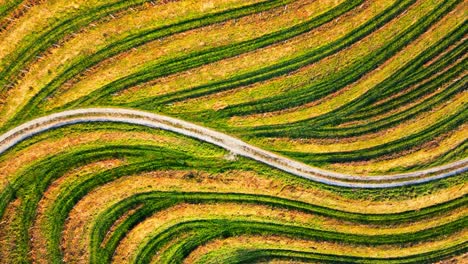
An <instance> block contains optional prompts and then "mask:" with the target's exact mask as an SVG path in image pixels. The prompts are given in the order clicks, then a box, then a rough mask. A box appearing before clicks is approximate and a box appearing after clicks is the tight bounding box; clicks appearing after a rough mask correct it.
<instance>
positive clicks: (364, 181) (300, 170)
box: [0, 108, 468, 188]
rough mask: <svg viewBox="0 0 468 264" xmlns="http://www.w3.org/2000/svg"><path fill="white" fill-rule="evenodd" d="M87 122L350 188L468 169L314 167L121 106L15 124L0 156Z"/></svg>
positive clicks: (467, 164)
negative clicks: (203, 146)
mask: <svg viewBox="0 0 468 264" xmlns="http://www.w3.org/2000/svg"><path fill="white" fill-rule="evenodd" d="M87 122H119V123H127V124H135V125H141V126H146V127H151V128H156V129H163V130H167V131H172V132H175V133H179V134H182V135H185V136H188V137H192V138H195V139H198V140H201V141H205V142H208V143H211V144H214V145H217V146H219V147H222V148H224V149H226V150H228V151H230V152H232V153H234V154H236V155H240V156H244V157H247V158H250V159H253V160H256V161H259V162H262V163H264V164H267V165H269V166H271V167H274V168H277V169H280V170H282V171H285V172H288V173H291V174H294V175H296V176H300V177H303V178H306V179H310V180H313V181H316V182H321V183H324V184H329V185H335V186H342V187H350V188H390V187H397V186H405V185H411V184H418V183H424V182H429V181H432V180H436V179H442V178H446V177H450V176H453V175H457V174H460V173H462V172H465V171H468V158H467V159H463V160H460V161H457V162H453V163H450V164H448V165H444V166H439V167H435V168H431V169H427V170H421V171H416V172H410V173H402V174H391V175H378V176H362V175H350V174H342V173H337V172H332V171H327V170H323V169H319V168H314V167H311V166H309V165H306V164H304V163H302V162H298V161H295V160H292V159H289V158H286V157H283V156H280V155H277V154H274V153H272V152H269V151H266V150H263V149H260V148H257V147H255V146H252V145H250V144H248V143H246V142H244V141H241V140H239V139H237V138H234V137H231V136H228V135H226V134H223V133H220V132H217V131H214V130H211V129H208V128H205V127H202V126H199V125H195V124H192V123H190V122H186V121H182V120H179V119H176V118H172V117H167V116H163V115H158V114H153V113H148V112H144V111H139V110H131V109H123V108H83V109H75V110H69V111H63V112H59V113H54V114H51V115H48V116H44V117H40V118H37V119H34V120H31V121H29V122H26V123H24V124H22V125H20V126H17V127H15V128H13V129H11V130H10V131H8V132H6V133H5V134H3V135H1V136H0V155H1V154H3V153H4V152H5V151H7V150H8V149H9V148H11V147H12V146H14V145H16V144H18V143H19V142H21V141H23V140H25V139H26V138H28V137H31V136H33V135H35V134H38V133H41V132H44V131H47V130H49V129H53V128H57V127H61V126H66V125H71V124H77V123H87Z"/></svg>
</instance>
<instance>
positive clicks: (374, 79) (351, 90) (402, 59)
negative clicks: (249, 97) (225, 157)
mask: <svg viewBox="0 0 468 264" xmlns="http://www.w3.org/2000/svg"><path fill="white" fill-rule="evenodd" d="M425 4H426V5H421V6H420V7H419V8H413V9H409V10H408V12H407V13H406V14H405V15H404V16H402V17H400V18H399V19H398V20H396V21H395V23H394V24H393V26H394V27H395V28H393V30H395V29H396V30H403V29H404V28H405V27H407V26H409V25H410V24H411V23H409V21H411V20H413V23H414V22H416V18H417V17H424V16H425V15H426V14H427V12H429V11H430V10H431V9H433V8H434V5H432V4H430V3H428V2H426V3H425ZM424 7H425V8H424ZM464 15H465V12H464V8H463V6H458V7H457V9H456V11H455V12H454V13H452V14H450V15H447V16H445V17H444V18H442V19H440V21H438V22H437V23H436V24H435V25H434V26H432V28H431V29H429V30H428V31H427V32H425V33H423V34H422V35H421V36H420V37H419V38H417V39H416V40H415V41H413V43H412V45H409V46H407V47H405V48H404V49H403V50H401V51H400V52H398V54H397V55H395V56H393V57H392V58H391V59H390V60H388V61H387V62H386V63H385V64H384V65H382V66H381V67H379V68H377V69H376V70H374V71H372V72H371V73H369V74H367V75H366V76H364V77H363V78H361V79H360V80H359V81H357V82H355V83H353V84H351V85H350V86H348V87H346V88H345V89H342V90H341V91H340V92H338V93H335V94H331V95H330V96H327V97H325V98H323V99H322V100H320V101H318V102H312V103H309V104H305V105H303V106H300V107H296V108H291V109H288V110H282V111H277V112H271V113H268V114H254V115H248V116H242V117H233V118H231V119H230V120H229V124H230V125H232V126H261V125H273V124H285V123H290V122H295V121H300V120H305V119H308V118H313V117H316V116H319V115H322V114H324V113H327V112H330V111H332V110H334V109H337V108H338V107H340V106H343V105H345V104H346V103H349V102H351V101H354V100H356V99H357V98H359V96H361V95H363V94H364V93H365V92H367V91H368V90H370V89H371V88H372V87H374V86H375V85H377V84H378V83H380V82H381V81H382V80H384V79H385V78H388V77H390V76H391V75H392V74H393V73H395V72H396V71H397V70H399V69H401V67H403V66H404V65H405V64H406V63H407V62H409V61H411V59H413V58H415V57H416V56H417V55H419V54H420V53H421V52H422V51H424V50H425V49H427V48H429V47H430V46H431V45H433V44H435V43H437V42H438V41H440V40H441V39H443V38H444V37H445V35H446V34H447V32H449V31H450V30H451V29H453V28H455V27H456V26H457V25H460V24H462V23H463V22H464ZM391 32H392V26H390V23H389V24H387V25H386V27H385V28H383V29H382V30H380V31H376V32H375V33H373V35H379V34H381V36H380V37H381V38H382V37H383V36H386V37H388V38H391V36H394V35H395V34H394V33H391ZM381 38H380V39H381ZM368 40H369V42H368V44H369V45H371V46H379V45H377V42H375V40H374V41H370V40H371V38H369V39H368ZM381 40H383V41H382V42H381V44H380V45H383V44H384V43H385V42H387V41H388V39H386V38H384V39H381ZM364 42H365V40H363V43H359V45H355V47H356V48H357V49H360V50H362V48H363V47H364V46H366V45H365V44H364ZM350 50H352V47H351V48H350V49H348V51H350ZM351 57H353V58H356V57H357V56H354V55H353V56H351Z"/></svg>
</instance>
